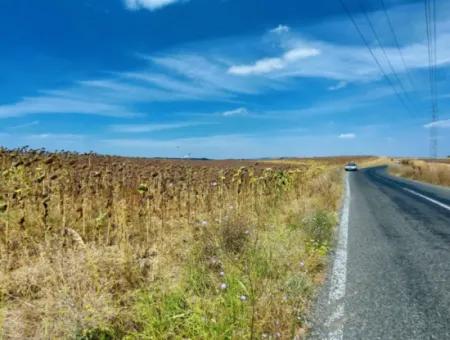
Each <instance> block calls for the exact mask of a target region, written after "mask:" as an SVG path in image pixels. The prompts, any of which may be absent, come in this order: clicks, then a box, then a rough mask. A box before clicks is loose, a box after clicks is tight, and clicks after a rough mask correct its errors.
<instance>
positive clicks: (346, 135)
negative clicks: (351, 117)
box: [339, 132, 356, 139]
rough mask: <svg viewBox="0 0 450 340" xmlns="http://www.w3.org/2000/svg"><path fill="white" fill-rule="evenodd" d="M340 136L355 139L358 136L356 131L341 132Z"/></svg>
mask: <svg viewBox="0 0 450 340" xmlns="http://www.w3.org/2000/svg"><path fill="white" fill-rule="evenodd" d="M339 138H340V139H355V138H356V135H355V134H354V133H352V132H351V133H341V134H340V135H339Z"/></svg>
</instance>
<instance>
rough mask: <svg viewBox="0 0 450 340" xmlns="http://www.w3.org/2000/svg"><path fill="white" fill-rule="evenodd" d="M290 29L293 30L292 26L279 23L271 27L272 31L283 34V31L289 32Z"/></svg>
mask: <svg viewBox="0 0 450 340" xmlns="http://www.w3.org/2000/svg"><path fill="white" fill-rule="evenodd" d="M290 30H291V28H290V27H289V26H286V25H278V26H277V27H275V28H273V29H271V30H270V33H275V34H283V33H289V31H290Z"/></svg>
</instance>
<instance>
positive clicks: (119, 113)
mask: <svg viewBox="0 0 450 340" xmlns="http://www.w3.org/2000/svg"><path fill="white" fill-rule="evenodd" d="M38 113H55V114H56V113H58V114H64V113H77V114H87V115H100V116H110V117H130V116H135V115H137V114H135V113H132V112H130V111H129V110H127V109H126V108H125V107H122V106H119V105H113V104H108V103H104V102H96V101H88V100H78V99H71V98H64V97H56V96H53V97H52V96H42V97H25V98H23V99H22V100H21V101H18V102H16V103H14V104H9V105H1V106H0V118H6V117H18V116H24V115H28V114H38Z"/></svg>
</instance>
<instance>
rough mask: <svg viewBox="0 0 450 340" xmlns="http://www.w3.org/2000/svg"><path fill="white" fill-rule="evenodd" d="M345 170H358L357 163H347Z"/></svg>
mask: <svg viewBox="0 0 450 340" xmlns="http://www.w3.org/2000/svg"><path fill="white" fill-rule="evenodd" d="M345 171H358V165H357V164H356V163H354V162H350V163H347V165H346V166H345Z"/></svg>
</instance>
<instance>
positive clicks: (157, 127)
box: [110, 123, 203, 133]
mask: <svg viewBox="0 0 450 340" xmlns="http://www.w3.org/2000/svg"><path fill="white" fill-rule="evenodd" d="M202 124H203V123H171V124H119V125H111V126H110V129H111V131H113V132H121V133H144V132H154V131H164V130H174V129H181V128H185V127H191V126H197V125H202Z"/></svg>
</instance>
